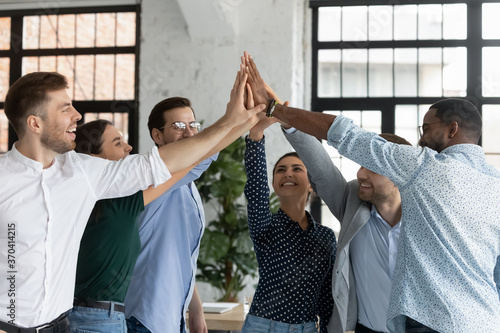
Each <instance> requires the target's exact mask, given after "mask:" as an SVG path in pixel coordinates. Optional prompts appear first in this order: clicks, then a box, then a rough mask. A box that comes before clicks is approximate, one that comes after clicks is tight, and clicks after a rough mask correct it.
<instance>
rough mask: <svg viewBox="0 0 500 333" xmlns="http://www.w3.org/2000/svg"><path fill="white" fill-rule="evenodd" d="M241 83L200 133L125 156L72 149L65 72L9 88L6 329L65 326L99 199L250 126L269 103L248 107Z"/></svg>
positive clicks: (141, 185) (3, 232) (146, 181)
mask: <svg viewBox="0 0 500 333" xmlns="http://www.w3.org/2000/svg"><path fill="white" fill-rule="evenodd" d="M245 83H246V75H245V74H244V73H243V71H240V72H238V75H237V77H236V79H235V84H234V86H233V90H232V91H231V100H230V101H229V103H228V105H227V109H226V113H225V114H224V115H223V116H222V117H221V118H220V119H219V120H218V121H217V122H215V123H214V124H213V125H212V126H210V127H208V128H207V129H205V130H204V131H203V132H202V133H200V134H199V135H197V136H196V137H192V138H189V139H186V140H182V141H179V142H175V143H172V144H169V145H167V146H165V147H162V148H160V149H157V148H153V149H152V150H151V151H150V152H149V153H145V154H139V155H135V156H128V157H126V158H124V159H123V160H121V161H109V160H105V159H101V158H97V157H92V156H88V155H84V154H77V153H75V152H74V151H72V149H73V148H74V147H75V143H74V139H75V134H74V133H73V131H74V129H75V127H76V122H77V121H78V120H79V119H80V118H81V115H80V114H79V113H78V112H77V111H76V110H75V108H74V107H73V106H72V104H71V99H70V98H69V97H68V95H67V93H66V89H67V87H68V84H67V81H66V78H65V77H64V76H63V75H61V74H58V73H49V72H36V73H30V74H27V75H25V76H23V77H22V78H20V79H19V80H17V81H16V82H15V83H14V84H13V85H12V86H11V87H10V89H9V91H8V93H7V96H6V99H5V114H6V115H7V117H8V119H9V121H10V122H11V124H12V126H13V127H14V129H15V130H16V132H17V134H18V136H19V141H17V142H16V143H15V144H14V146H13V148H12V150H10V151H9V152H7V153H6V154H5V155H3V156H2V157H0V184H2V185H1V190H0V240H1V243H0V245H1V246H2V247H3V248H2V249H1V250H0V330H4V331H7V332H9V333H10V332H21V331H22V332H35V331H37V332H38V331H40V330H41V331H40V332H43V333H49V332H59V333H60V332H68V330H69V322H68V320H67V318H66V312H67V311H68V310H69V309H70V308H71V307H72V303H73V295H74V285H75V272H76V261H77V254H78V249H79V243H80V239H81V237H82V234H83V231H84V228H85V225H86V223H87V220H88V218H89V215H90V213H91V211H92V209H93V207H94V204H95V202H96V201H97V200H100V199H106V198H114V197H122V196H127V195H131V194H133V193H135V192H137V191H138V190H140V189H145V188H147V187H148V186H149V185H151V184H154V185H159V184H161V183H164V182H165V181H167V180H168V179H169V178H170V172H176V171H179V170H182V169H184V168H187V167H189V166H191V165H193V164H197V163H198V162H199V160H200V159H201V158H202V157H203V156H204V155H205V154H207V153H208V152H209V151H210V150H211V149H213V148H214V147H215V146H216V145H218V144H219V143H220V142H221V141H222V140H224V139H225V138H226V137H227V136H228V134H231V133H233V134H234V131H235V130H238V131H239V135H241V134H243V133H244V132H246V130H247V129H248V128H251V126H252V125H253V124H254V123H255V122H256V120H257V119H256V117H254V115H255V114H256V113H257V112H258V111H260V110H262V108H263V106H260V107H256V108H255V109H254V110H247V109H245V107H244V104H243V98H244V96H243V91H244V89H245ZM236 137H238V136H235V137H234V139H236ZM21 328H29V329H28V330H21Z"/></svg>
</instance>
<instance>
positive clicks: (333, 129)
mask: <svg viewBox="0 0 500 333" xmlns="http://www.w3.org/2000/svg"><path fill="white" fill-rule="evenodd" d="M353 126H355V125H354V124H353V123H352V120H351V119H349V118H346V117H344V116H342V115H338V116H337V117H336V118H335V120H334V121H333V123H332V126H330V129H329V130H328V133H327V142H328V144H329V145H330V146H333V147H335V148H338V146H339V144H340V143H341V142H342V140H344V138H345V136H346V135H347V133H348V132H349V131H350V130H352V127H353Z"/></svg>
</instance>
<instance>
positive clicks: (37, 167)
mask: <svg viewBox="0 0 500 333" xmlns="http://www.w3.org/2000/svg"><path fill="white" fill-rule="evenodd" d="M16 143H17V142H14V144H13V145H12V149H11V150H10V151H11V154H12V156H13V157H14V158H15V159H16V160H18V161H19V162H21V163H22V164H24V165H26V166H28V167H30V168H33V169H35V170H40V171H42V170H43V164H42V163H41V162H38V161H35V160H32V159H31V158H29V157H26V156H24V155H23V154H21V152H20V151H19V150H17V148H16Z"/></svg>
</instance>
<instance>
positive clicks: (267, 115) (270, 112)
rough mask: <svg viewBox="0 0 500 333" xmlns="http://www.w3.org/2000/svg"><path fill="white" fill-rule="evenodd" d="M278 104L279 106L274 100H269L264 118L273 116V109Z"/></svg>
mask: <svg viewBox="0 0 500 333" xmlns="http://www.w3.org/2000/svg"><path fill="white" fill-rule="evenodd" d="M278 104H279V103H278V101H277V100H275V99H274V98H273V99H272V100H271V103H269V106H268V107H267V110H266V117H268V118H270V117H272V116H273V112H274V108H275V107H276V105H278Z"/></svg>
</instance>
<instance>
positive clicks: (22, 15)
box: [0, 6, 139, 153]
mask: <svg viewBox="0 0 500 333" xmlns="http://www.w3.org/2000/svg"><path fill="white" fill-rule="evenodd" d="M138 13H139V7H138V6H114V7H93V8H67V9H55V10H51V11H50V12H49V10H47V11H45V12H42V11H41V10H32V11H30V10H22V11H8V12H7V11H5V12H1V11H0V29H1V34H0V153H2V152H5V151H7V150H8V149H9V148H10V147H11V145H12V144H13V142H14V141H15V140H17V137H16V135H15V132H14V131H13V130H12V129H10V128H9V125H8V122H7V119H6V116H5V113H4V112H3V102H4V100H5V95H6V93H7V91H8V87H9V86H10V85H11V84H13V83H14V82H15V81H16V80H17V79H18V78H19V77H21V76H22V75H24V74H27V73H30V72H34V71H56V72H59V73H61V74H63V75H65V76H66V77H67V79H68V82H69V90H68V94H69V96H70V97H71V98H72V99H73V104H74V106H75V108H76V109H77V110H78V111H79V112H80V113H81V114H82V121H83V122H88V121H91V120H94V119H100V118H104V119H108V120H110V121H112V122H113V123H114V125H115V126H116V127H117V128H118V129H119V130H120V131H121V132H122V134H123V135H124V137H125V139H126V140H128V141H129V142H130V143H131V145H132V146H137V141H138V133H137V123H138V121H137V119H138V103H137V96H138V91H137V89H136V87H138V84H137V78H138V75H137V74H138V73H137V68H138V65H137V64H138V42H137V40H138V36H139V32H138V29H139V15H138Z"/></svg>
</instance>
